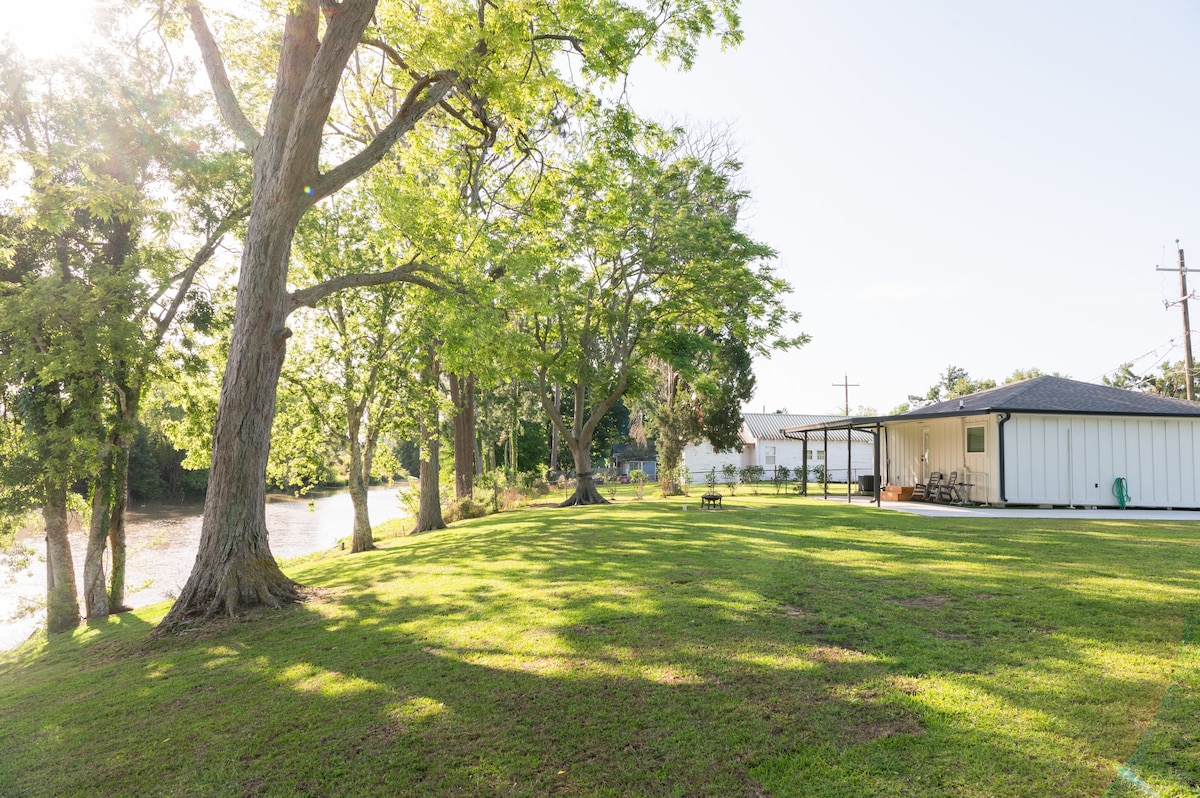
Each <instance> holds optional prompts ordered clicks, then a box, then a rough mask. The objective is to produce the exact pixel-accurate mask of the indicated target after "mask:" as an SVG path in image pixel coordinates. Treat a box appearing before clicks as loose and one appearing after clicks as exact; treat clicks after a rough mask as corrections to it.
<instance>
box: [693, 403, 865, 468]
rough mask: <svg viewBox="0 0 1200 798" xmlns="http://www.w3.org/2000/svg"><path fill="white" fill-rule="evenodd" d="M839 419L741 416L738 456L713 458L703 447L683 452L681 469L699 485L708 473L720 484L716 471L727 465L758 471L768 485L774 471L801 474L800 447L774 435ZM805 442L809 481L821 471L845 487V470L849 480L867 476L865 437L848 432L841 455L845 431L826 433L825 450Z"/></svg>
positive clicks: (817, 440) (816, 439)
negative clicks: (754, 467)
mask: <svg viewBox="0 0 1200 798" xmlns="http://www.w3.org/2000/svg"><path fill="white" fill-rule="evenodd" d="M840 418H842V416H814V415H800V414H796V413H744V414H743V415H742V432H741V440H742V451H740V452H732V451H731V452H715V451H713V448H712V446H711V445H710V444H709V443H708V442H707V441H706V442H703V443H699V444H694V445H692V446H688V447H686V448H684V450H683V464H684V465H685V466H687V468H688V469H689V470H690V471H691V472H692V482H695V483H702V482H704V480H705V478H706V477H707V475H708V473H709V472H710V471H711V470H712V469H713V468H716V469H717V479H718V480H719V481H722V482H723V481H724V476H723V475H722V473H721V467H722V466H723V465H725V464H726V463H732V464H733V465H736V466H737V467H738V468H739V469H740V468H743V467H745V466H750V465H757V466H762V468H763V472H764V475H765V478H766V479H771V478H772V476H773V475H774V473H775V469H776V468H778V467H779V466H786V467H787V468H788V470H789V471H790V472H792V473H793V474H796V473H798V472H799V471H801V470H803V468H804V441H802V440H796V439H793V438H788V437H784V435H783V433H782V432H781V431H780V430H783V429H786V428H789V427H801V426H806V425H809V424H821V423H824V422H827V421H834V420H837V419H840ZM809 438H810V440H809V442H808V469H809V480H810V481H816V480H818V479H819V477H818V474H819V472H817V471H815V469H818V468H821V467H826V468H828V472H829V480H830V481H831V482H845V481H846V479H847V469H848V470H849V478H850V479H851V480H855V479H857V478H858V477H860V476H866V475H868V474H871V473H873V471H872V462H873V457H874V446H873V443H872V440H873V439H872V436H871V434H870V433H868V432H862V431H859V430H854V431H853V432H852V433H851V438H850V442H849V451H847V442H846V431H845V430H831V431H830V432H829V440H828V446H826V442H825V439H824V436H823V435H821V434H817V435H810V436H809Z"/></svg>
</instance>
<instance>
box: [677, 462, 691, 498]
mask: <svg viewBox="0 0 1200 798" xmlns="http://www.w3.org/2000/svg"><path fill="white" fill-rule="evenodd" d="M675 482H676V484H677V485H678V486H679V492H680V493H682V494H683V495H684V496H687V495H688V487H689V486H690V485H691V484H692V469H690V468H688V467H687V466H685V465H681V466H679V467H678V468H676V469H675Z"/></svg>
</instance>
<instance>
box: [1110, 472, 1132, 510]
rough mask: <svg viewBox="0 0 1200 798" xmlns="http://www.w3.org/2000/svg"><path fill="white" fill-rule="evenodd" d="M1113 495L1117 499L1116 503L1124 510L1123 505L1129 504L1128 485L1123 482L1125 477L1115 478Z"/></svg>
mask: <svg viewBox="0 0 1200 798" xmlns="http://www.w3.org/2000/svg"><path fill="white" fill-rule="evenodd" d="M1113 495H1114V496H1116V497H1117V503H1118V504H1120V505H1121V509H1122V510H1124V509H1125V505H1126V504H1127V503H1128V502H1129V483H1128V482H1126V481H1125V477H1117V478H1116V480H1115V481H1114V482H1113Z"/></svg>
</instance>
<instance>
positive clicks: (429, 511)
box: [413, 348, 446, 532]
mask: <svg viewBox="0 0 1200 798" xmlns="http://www.w3.org/2000/svg"><path fill="white" fill-rule="evenodd" d="M438 379H439V376H438V366H437V355H436V353H435V352H434V351H433V350H432V348H431V349H430V352H429V362H428V363H427V364H426V366H425V369H424V373H423V374H422V382H424V383H425V390H426V392H427V396H426V402H427V407H426V410H425V412H424V413H423V414H422V417H421V467H420V474H419V477H418V478H419V480H420V491H421V496H420V505H419V507H418V509H417V525H416V526H415V527H414V528H413V532H428V531H430V530H432V529H445V528H446V522H445V520H443V518H442V497H441V490H440V486H439V485H438V471H439V469H440V465H439V459H438V454H439V450H440V449H441V443H440V441H439V440H438V424H439V414H438V408H437V399H436V396H435V393H434V392H435V391H436V390H437V385H438Z"/></svg>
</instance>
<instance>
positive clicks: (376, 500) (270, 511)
mask: <svg viewBox="0 0 1200 798" xmlns="http://www.w3.org/2000/svg"><path fill="white" fill-rule="evenodd" d="M400 487H401V486H397V485H392V486H385V487H376V488H371V490H370V491H369V493H368V504H369V507H370V513H371V523H372V524H377V523H380V522H383V521H388V520H390V519H392V518H398V517H400V516H401V515H404V514H405V510H404V508H403V507H402V506H401V505H400V502H399V500H398V499H397V495H396V494H397V491H398V490H399V489H400ZM266 511H267V529H268V530H269V533H270V544H271V551H272V552H273V553H274V554H275V556H276V557H279V558H281V559H284V560H286V559H289V558H291V557H299V556H301V555H304V554H311V553H312V552H315V551H321V550H323V549H328V548H330V547H332V546H334V545H335V544H336V543H337V541H338V540H339V539H340V538H345V537H349V536H350V533H351V531H352V528H353V524H354V509H353V506H352V504H351V502H350V494H349V492H347V491H344V490H342V491H319V492H317V491H314V492H312V493H310V494H308V495H307V496H304V497H301V498H296V497H295V496H292V495H290V494H272V495H269V496H268V497H267V507H266ZM203 512H204V503H203V502H202V501H193V502H147V503H143V504H138V505H135V506H131V507H130V509H129V516H128V519H127V522H126V529H127V536H128V544H127V545H128V560H127V566H126V567H127V579H126V584H127V585H128V595H127V600H126V601H127V603H128V604H129V605H130V606H133V607H142V606H145V605H147V604H155V603H157V602H159V601H162V600H163V599H168V598H173V597H175V596H176V595H178V594H179V590H180V589H181V588H182V587H183V584H184V582H186V581H187V578H188V575H189V574H190V573H191V570H192V564H193V563H194V561H195V559H196V551H197V549H198V547H199V543H200V522H201V518H202V514H203ZM22 542H23V543H24V544H25V545H27V546H29V547H31V548H33V549H34V550H35V551H36V552H37V554H36V556H35V557H34V560H33V562H32V564H31V565H30V567H29V569H27V570H25V571H21V572H19V573H16V574H11V575H10V574H0V651H5V650H8V649H11V648H13V647H15V646H17V645H19V644H20V643H21V642H22V641H24V640H25V639H27V638H28V637H29V636H30V635H31V634H33V632H34V631H36V630H37V629H38V628H39V627H41V626H42V625H44V624H45V618H46V612H45V610H44V609H38V610H34V611H32V612H29V613H26V612H23V609H24V608H25V607H27V606H29V605H31V604H33V605H40V604H43V603H44V602H45V598H46V567H45V554H46V544H45V541H44V539H42V538H41V537H40V534H37V535H31V536H30V537H28V538H26V539H24V540H23V541H22ZM86 547H87V539H86V536H85V535H84V534H83V532H82V531H80V530H79V529H78V528H76V527H75V526H73V527H72V530H71V549H72V555H73V558H74V563H75V578H76V581H77V583H78V584H82V582H83V555H84V550H85V548H86ZM105 570H106V571H107V570H108V568H107V563H106V567H105Z"/></svg>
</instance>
